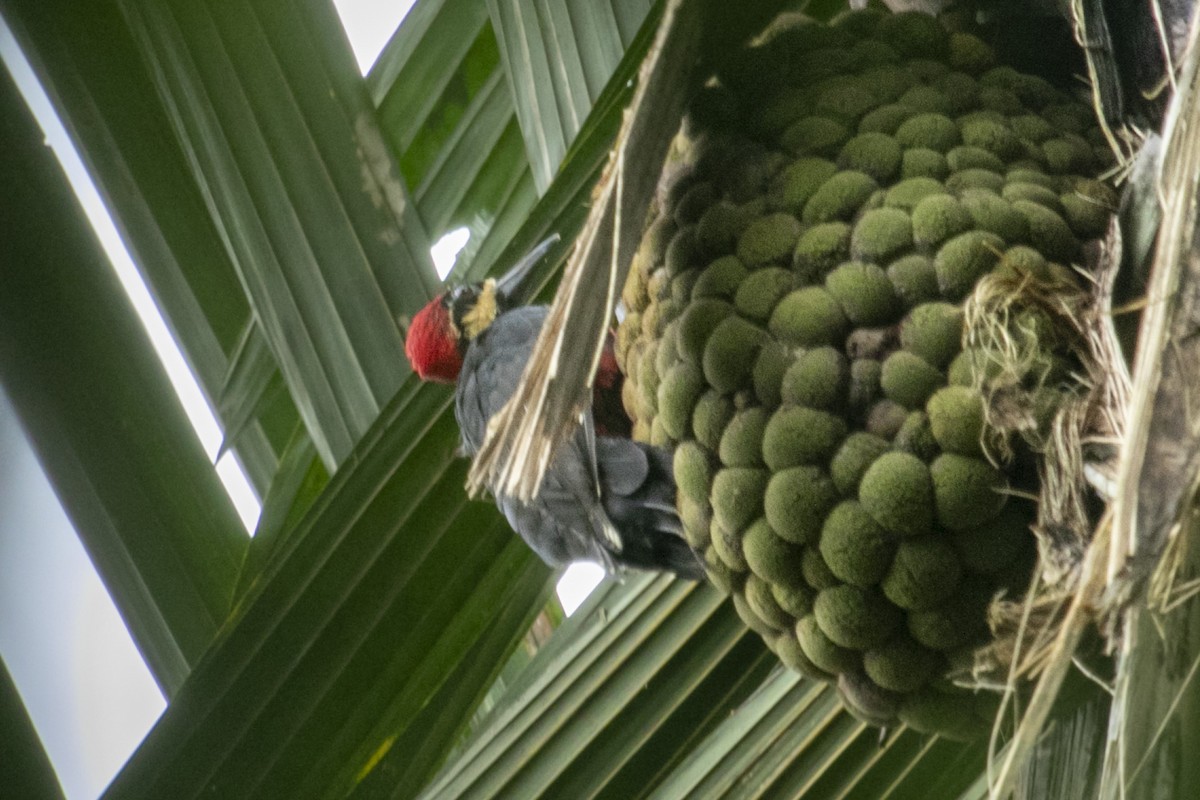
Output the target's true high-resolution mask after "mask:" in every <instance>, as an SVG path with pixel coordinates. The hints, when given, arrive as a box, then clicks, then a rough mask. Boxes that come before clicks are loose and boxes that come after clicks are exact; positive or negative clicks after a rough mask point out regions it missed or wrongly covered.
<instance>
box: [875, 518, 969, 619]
mask: <svg viewBox="0 0 1200 800" xmlns="http://www.w3.org/2000/svg"><path fill="white" fill-rule="evenodd" d="M961 577H962V563H961V562H960V561H959V560H958V556H957V555H956V554H955V552H954V548H953V547H952V546H951V545H950V543H949V542H947V541H946V540H945V539H944V538H943V537H942V536H919V537H916V538H912V539H905V540H904V541H902V542H901V543H900V546H899V549H897V551H896V557H895V559H894V560H893V561H892V564H891V568H890V569H889V570H888V572H887V575H886V576H885V577H884V578H883V580H882V581H881V582H880V584H879V587H880V588H881V589H882V590H883V594H884V596H885V597H887V599H888V600H890V601H892V602H893V603H895V604H896V605H898V606H900V608H903V609H907V610H909V611H917V610H921V609H928V608H935V607H936V606H937V605H938V604H939V603H942V602H944V601H945V600H947V599H948V598H949V597H950V596H951V595H952V594H954V590H955V589H957V588H958V582H959V579H960V578H961Z"/></svg>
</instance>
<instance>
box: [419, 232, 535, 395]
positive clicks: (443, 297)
mask: <svg viewBox="0 0 1200 800" xmlns="http://www.w3.org/2000/svg"><path fill="white" fill-rule="evenodd" d="M557 241H558V234H554V235H553V236H551V237H550V238H549V239H546V240H545V241H544V242H542V243H541V244H539V245H538V246H537V247H535V248H533V250H531V251H530V252H529V254H528V255H526V256H525V257H524V258H522V259H521V260H520V261H518V262H517V263H516V264H514V265H513V267H512V268H511V269H510V270H509V271H508V272H506V273H505V274H504V275H503V276H502V277H500V278H498V279H496V278H488V279H487V280H485V281H483V282H482V283H471V284H466V285H463V286H458V287H455V288H453V289H450V290H449V291H446V292H443V293H442V294H440V295H438V296H437V297H435V298H433V299H432V300H430V301H429V302H428V303H426V304H425V307H424V308H422V309H421V310H420V311H418V312H417V313H416V315H415V316H413V318H412V322H411V323H410V324H409V326H408V334H407V335H406V336H405V340H404V354H405V355H406V356H408V362H409V363H410V364H411V365H412V368H413V371H414V372H416V373H417V376H418V377H419V378H421V380H425V381H435V382H437V383H454V382H456V381H457V380H458V373H459V370H461V369H462V364H463V355H464V354H465V353H466V351H467V346H468V345H469V344H470V343H471V342H472V341H473V340H474V339H475V338H476V337H477V336H479V335H480V334H482V333H483V332H484V331H486V330H487V329H488V327H489V326H490V325H491V324H492V322H494V321H495V319H496V317H497V316H499V315H500V314H502V313H503V312H505V311H507V310H508V309H509V308H512V306H513V303H514V300H515V299H516V298H518V297H519V296H520V293H521V289H522V288H523V284H524V281H525V279H526V278H528V277H529V273H530V271H531V270H532V268H533V267H534V266H535V265H536V264H537V263H538V262H540V261H541V260H542V258H543V257H544V256H545V255H546V253H547V251H549V249H550V247H551V246H552V245H554V243H555V242H557Z"/></svg>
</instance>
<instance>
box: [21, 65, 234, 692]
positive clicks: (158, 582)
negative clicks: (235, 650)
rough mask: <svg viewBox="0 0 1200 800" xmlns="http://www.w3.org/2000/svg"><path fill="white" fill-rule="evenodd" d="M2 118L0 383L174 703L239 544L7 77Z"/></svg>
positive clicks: (219, 619)
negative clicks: (171, 695) (2, 254)
mask: <svg viewBox="0 0 1200 800" xmlns="http://www.w3.org/2000/svg"><path fill="white" fill-rule="evenodd" d="M0 108H2V109H3V114H0V139H2V142H0V144H2V147H3V151H4V153H5V154H6V157H5V158H4V159H3V160H0V173H2V176H3V185H4V186H6V187H8V188H7V190H6V191H5V192H4V193H3V195H2V196H0V205H2V206H3V209H2V210H0V252H3V253H4V254H5V256H4V258H3V259H0V379H2V380H3V381H4V385H5V389H6V391H7V392H8V394H9V396H10V397H11V398H12V402H13V405H14V407H15V408H16V409H17V413H18V415H19V416H20V418H21V421H22V423H23V424H24V426H25V428H26V430H27V431H28V432H29V435H30V438H31V440H32V441H33V445H34V449H35V451H36V452H37V454H38V457H39V459H40V460H41V462H42V464H43V466H44V467H45V469H46V472H47V474H48V475H49V477H50V480H51V482H52V483H53V484H54V486H55V490H56V491H57V493H58V496H59V497H60V498H61V500H62V501H63V506H64V507H65V509H66V511H67V514H68V516H69V517H70V518H71V521H72V522H73V523H74V525H75V528H76V530H77V531H78V532H79V534H80V537H81V538H82V539H83V541H84V544H85V545H86V547H87V549H88V552H89V553H90V555H91V557H92V560H93V562H94V563H95V564H96V567H97V569H98V570H99V571H100V574H101V576H102V577H103V579H104V581H105V584H106V585H107V586H108V589H109V592H110V593H111V594H112V595H113V597H114V599H115V600H116V602H117V606H118V608H119V609H120V611H121V613H122V616H123V617H124V619H125V622H126V624H127V625H128V626H129V628H130V631H131V632H132V633H133V636H134V639H135V641H136V642H137V645H138V647H139V648H140V649H141V651H142V654H143V656H144V657H145V658H146V660H147V662H148V664H149V666H150V669H151V671H152V672H153V673H154V675H155V678H156V679H157V680H158V682H159V685H160V686H162V687H163V689H164V691H166V693H167V694H174V692H175V691H176V690H177V689H178V688H179V686H180V684H181V683H182V682H183V679H184V678H185V677H186V676H187V674H188V672H189V670H190V669H191V668H192V666H193V665H194V664H195V663H196V662H197V661H199V659H200V656H201V655H202V654H203V653H204V652H205V650H206V649H207V647H208V645H209V643H210V642H211V641H212V639H213V636H214V635H215V633H216V631H217V629H218V627H219V626H220V625H221V624H222V623H223V622H224V620H225V617H226V614H227V613H228V609H229V604H230V601H231V598H232V595H233V587H234V582H235V581H236V578H237V570H238V566H239V564H240V563H241V559H242V555H243V553H244V552H245V547H246V543H247V541H248V538H247V537H246V535H245V531H244V529H243V528H242V525H241V523H240V521H239V520H238V517H237V515H236V513H235V512H234V510H233V506H232V505H231V503H230V501H229V498H228V496H227V495H226V494H225V491H224V489H223V488H222V487H221V484H220V483H219V482H218V481H217V476H216V473H215V472H214V471H213V468H212V465H211V464H210V463H209V461H208V459H207V457H206V456H205V454H204V451H203V449H202V448H201V446H200V443H199V441H197V439H196V435H195V433H194V432H193V431H192V427H191V424H190V423H189V422H188V419H187V417H186V416H185V415H184V412H183V409H182V408H180V406H179V400H178V398H177V397H176V396H175V392H174V390H173V389H172V388H171V385H170V383H169V382H168V381H167V378H166V375H165V373H164V372H163V368H162V365H161V364H160V363H159V361H158V358H157V356H156V355H155V353H154V351H153V349H152V348H151V346H150V342H149V341H148V340H147V337H146V332H145V330H144V329H143V328H142V326H141V324H140V323H139V322H138V320H137V317H136V316H135V314H134V311H133V308H132V306H131V305H130V303H129V300H128V298H127V297H126V296H125V293H124V291H123V289H122V288H121V286H120V284H119V282H118V281H117V276H116V274H115V273H114V271H113V269H112V267H111V265H110V264H109V262H108V258H107V256H106V255H105V254H104V251H103V250H102V249H101V248H100V244H99V242H98V241H97V240H96V237H95V234H94V233H93V232H92V230H91V228H90V227H89V226H88V224H87V221H86V219H85V218H84V216H83V212H82V210H81V209H80V208H79V205H78V203H77V202H76V201H75V197H74V195H73V194H72V192H71V189H70V187H69V186H68V185H67V182H66V178H65V176H64V175H63V174H62V172H61V170H60V169H59V166H58V163H57V162H56V161H55V160H54V158H53V156H52V155H51V154H50V151H49V150H48V149H47V148H46V147H45V146H44V145H43V143H42V141H43V140H42V133H41V130H40V129H39V128H38V127H37V125H36V123H35V122H34V121H33V119H32V117H31V116H30V114H29V111H28V109H27V108H26V106H25V104H24V102H23V101H22V99H21V98H20V96H19V95H18V94H17V91H16V87H15V86H14V85H13V83H12V81H11V79H10V78H9V77H8V73H7V72H5V73H4V74H3V75H2V76H0Z"/></svg>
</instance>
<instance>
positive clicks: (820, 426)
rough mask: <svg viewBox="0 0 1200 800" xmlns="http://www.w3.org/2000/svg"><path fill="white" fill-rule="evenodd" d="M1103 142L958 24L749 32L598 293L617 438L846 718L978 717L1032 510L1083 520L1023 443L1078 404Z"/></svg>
mask: <svg viewBox="0 0 1200 800" xmlns="http://www.w3.org/2000/svg"><path fill="white" fill-rule="evenodd" d="M1104 141H1105V140H1104V137H1103V134H1101V133H1100V132H1099V131H1098V130H1097V129H1096V127H1095V124H1094V121H1093V119H1092V116H1091V113H1090V111H1089V110H1088V108H1087V107H1086V106H1085V105H1082V104H1081V103H1079V102H1077V101H1076V100H1074V99H1073V98H1071V97H1068V96H1067V95H1065V94H1063V93H1062V92H1060V91H1059V90H1057V89H1055V88H1054V87H1053V86H1051V85H1050V84H1049V83H1047V82H1046V81H1044V80H1042V79H1040V78H1036V77H1032V76H1028V75H1022V74H1020V73H1017V72H1015V71H1013V70H1011V69H1008V68H1006V67H1003V66H997V65H996V64H995V59H994V57H993V55H992V53H991V51H990V50H989V49H988V47H987V46H986V45H985V44H984V43H983V42H981V41H980V40H978V39H976V38H974V37H972V36H970V35H969V34H962V33H951V32H948V31H947V30H946V29H944V28H943V27H942V26H941V24H940V23H938V22H937V21H936V20H934V19H933V18H931V17H927V16H923V15H920V14H899V15H894V16H893V15H886V14H883V13H880V12H877V11H862V12H853V13H850V14H847V15H844V16H842V17H840V18H839V19H837V20H835V21H834V22H833V23H832V24H830V25H828V26H826V25H820V24H816V23H813V22H809V21H806V20H798V19H796V18H795V17H790V18H788V19H787V20H786V22H781V23H779V24H777V25H775V26H774V27H772V28H771V29H768V31H767V32H766V33H764V35H763V36H762V37H761V38H760V39H759V40H758V41H756V42H755V43H754V44H753V45H752V46H750V47H748V48H746V49H745V50H743V51H741V52H740V53H738V54H737V55H736V56H735V57H734V58H733V59H732V60H731V61H730V62H729V63H727V64H725V65H724V67H722V68H720V69H719V70H718V72H717V74H716V75H715V76H713V78H712V79H711V80H710V81H709V83H708V84H707V86H706V88H705V90H704V91H703V92H702V93H701V95H700V96H699V97H698V98H697V100H696V101H695V103H694V104H693V106H692V108H691V110H690V112H689V115H688V117H687V119H686V121H685V125H684V128H683V130H682V131H681V133H680V135H679V137H678V138H677V140H676V142H675V144H674V146H673V149H672V154H671V157H670V159H669V160H668V163H667V164H666V166H665V168H664V172H663V176H662V180H661V183H660V187H659V192H658V195H657V197H656V200H655V203H654V204H653V207H652V213H651V218H650V220H649V223H648V225H647V228H646V232H645V235H644V238H643V240H642V243H641V246H640V248H639V249H638V251H637V254H636V256H635V259H634V263H633V265H632V266H631V268H630V272H629V279H628V282H627V284H626V286H625V290H624V293H623V302H624V305H625V308H626V315H625V318H624V321H623V323H622V326H621V330H620V335H619V339H618V351H619V352H618V358H619V361H620V363H621V365H622V367H623V369H624V371H625V373H626V375H627V376H628V379H627V381H626V384H625V389H626V391H625V395H624V399H625V404H626V409H627V411H628V412H629V413H630V415H631V416H632V417H633V419H634V420H635V427H634V435H635V436H637V437H638V438H641V439H644V440H647V441H650V442H652V443H654V444H657V445H660V446H664V447H670V448H673V449H674V451H675V454H676V457H675V467H676V478H677V482H678V485H679V503H680V508H681V511H682V515H683V518H684V521H685V527H686V528H687V531H686V533H687V536H688V540H689V541H690V542H691V543H692V544H693V545H694V546H695V547H697V549H699V550H702V551H703V552H704V556H705V561H706V563H707V564H708V565H709V568H710V569H709V574H710V577H711V579H712V580H713V582H714V583H715V584H717V585H718V586H720V587H721V588H722V589H723V590H725V591H727V592H729V593H730V594H732V595H733V596H734V599H735V604H736V606H737V608H738V611H739V613H740V614H741V615H742V616H743V618H744V619H745V620H746V622H747V624H748V625H750V626H751V627H752V628H754V629H755V630H756V631H758V632H759V633H761V634H762V635H763V637H764V638H765V640H766V641H767V642H768V644H769V645H770V646H771V647H772V648H773V649H774V650H775V652H776V653H777V654H778V655H779V656H780V658H781V659H782V660H783V661H784V662H785V663H787V664H788V665H789V666H790V667H792V668H794V669H796V670H798V671H800V672H803V673H804V674H806V675H809V676H812V677H814V678H818V679H821V680H826V681H829V682H830V683H833V684H835V685H836V686H837V687H838V690H839V692H840V694H841V696H842V698H843V700H844V701H845V703H846V705H847V707H848V708H849V709H850V710H851V711H852V712H854V713H855V714H857V715H858V716H860V717H861V718H863V719H865V720H867V721H869V722H871V723H874V724H880V725H886V724H892V723H894V722H896V721H897V720H900V721H904V722H906V723H908V724H909V725H911V726H913V727H915V728H918V729H921V730H936V731H938V732H940V733H943V734H946V735H951V736H958V737H968V736H972V735H975V734H978V733H981V732H983V731H984V730H986V729H987V727H988V723H989V720H990V715H991V714H993V713H994V709H995V702H994V700H995V698H994V696H993V695H981V696H979V697H978V698H976V699H970V700H969V701H968V702H964V697H965V696H966V695H967V691H968V690H966V689H964V688H961V687H959V686H957V685H955V683H953V682H952V680H951V678H952V677H954V676H956V675H958V676H960V677H961V676H962V675H965V674H966V673H967V672H969V671H970V668H971V667H972V666H973V664H974V656H975V654H976V652H977V650H978V649H979V648H980V647H981V646H986V645H988V643H989V642H990V641H991V634H990V632H989V629H988V625H987V611H988V607H989V605H991V604H992V603H993V600H994V598H996V597H997V596H1000V595H1003V596H1005V597H1006V598H1007V599H1008V600H1010V601H1011V600H1013V599H1016V598H1019V597H1021V596H1022V595H1023V594H1024V592H1025V589H1026V587H1027V585H1028V583H1029V578H1030V574H1031V571H1032V568H1033V564H1034V561H1035V558H1036V549H1037V548H1036V546H1035V538H1034V536H1033V535H1032V533H1031V528H1032V527H1034V525H1035V523H1038V528H1039V530H1041V528H1048V527H1050V526H1049V524H1048V523H1047V522H1045V521H1046V520H1052V521H1054V523H1055V524H1058V523H1060V522H1062V520H1063V519H1065V520H1066V524H1068V525H1081V526H1083V527H1084V528H1086V525H1087V520H1086V518H1084V519H1080V518H1079V516H1078V514H1079V513H1082V512H1083V511H1084V510H1085V509H1083V506H1082V503H1081V502H1076V501H1078V500H1079V497H1080V495H1081V492H1080V490H1079V489H1078V486H1077V485H1076V484H1075V483H1072V482H1071V481H1067V480H1062V478H1063V473H1061V472H1059V471H1053V470H1051V471H1049V472H1050V474H1052V476H1053V480H1047V478H1046V477H1044V476H1045V475H1046V474H1047V473H1048V470H1047V467H1046V462H1045V460H1044V459H1041V458H1039V453H1042V452H1047V453H1054V452H1058V450H1059V449H1061V448H1057V447H1053V446H1051V445H1052V444H1053V442H1054V441H1055V435H1054V431H1055V430H1056V427H1055V425H1056V424H1061V422H1060V423H1056V422H1055V420H1062V419H1065V418H1066V417H1064V414H1065V415H1067V416H1069V415H1070V414H1077V413H1078V412H1077V411H1068V410H1067V409H1086V408H1087V407H1088V406H1087V405H1086V402H1085V399H1084V398H1088V397H1090V396H1091V395H1090V394H1089V386H1090V385H1091V384H1090V383H1089V382H1088V380H1087V375H1088V368H1087V366H1086V364H1085V363H1084V361H1083V360H1081V357H1082V358H1086V356H1087V353H1088V347H1087V337H1086V336H1081V335H1080V330H1081V329H1082V327H1083V325H1084V323H1083V321H1082V319H1081V314H1083V313H1084V310H1085V309H1086V307H1087V298H1088V297H1089V296H1090V294H1089V292H1090V288H1091V287H1090V284H1089V283H1088V282H1087V281H1086V280H1085V279H1083V278H1082V277H1081V276H1079V275H1077V274H1076V272H1075V271H1074V270H1073V269H1072V268H1071V266H1070V265H1071V264H1073V263H1076V262H1077V261H1078V260H1079V259H1080V257H1081V254H1082V252H1083V251H1082V247H1083V243H1085V242H1087V241H1088V240H1091V239H1094V238H1095V237H1097V236H1098V235H1100V234H1101V233H1102V232H1103V231H1104V230H1105V228H1106V227H1107V224H1108V216H1109V213H1110V211H1111V210H1112V208H1113V206H1114V203H1115V198H1114V196H1113V194H1112V192H1111V191H1110V190H1109V188H1108V187H1107V186H1105V185H1104V184H1103V183H1101V182H1098V181H1096V180H1094V179H1093V178H1092V177H1091V176H1093V175H1095V174H1096V173H1098V172H1099V171H1100V170H1101V169H1102V168H1103V166H1104V165H1105V164H1107V163H1108V162H1109V160H1110V155H1109V151H1108V150H1107V149H1106V147H1105V144H1104ZM1077 444H1078V442H1077V439H1072V440H1071V442H1069V443H1068V445H1067V449H1070V448H1071V447H1075V446H1076V445H1077ZM1055 480H1057V481H1058V482H1059V483H1060V484H1062V485H1061V487H1060V493H1061V494H1062V495H1063V496H1064V497H1065V498H1066V500H1064V501H1063V509H1061V510H1056V511H1054V513H1050V512H1049V510H1047V509H1046V508H1041V509H1039V504H1038V503H1036V502H1035V501H1034V498H1036V497H1037V496H1038V494H1039V491H1040V489H1041V488H1042V487H1043V486H1045V485H1048V484H1050V483H1053V482H1054V481H1055ZM1056 485H1057V484H1056ZM1042 505H1043V506H1044V504H1042ZM1084 516H1085V517H1086V514H1085V515H1084ZM1060 517H1061V518H1062V519H1060ZM1078 535H1082V533H1079V534H1078ZM1043 549H1044V550H1046V548H1043ZM1053 552H1055V553H1057V552H1058V551H1057V550H1054V551H1053ZM1067 568H1068V569H1069V565H1067Z"/></svg>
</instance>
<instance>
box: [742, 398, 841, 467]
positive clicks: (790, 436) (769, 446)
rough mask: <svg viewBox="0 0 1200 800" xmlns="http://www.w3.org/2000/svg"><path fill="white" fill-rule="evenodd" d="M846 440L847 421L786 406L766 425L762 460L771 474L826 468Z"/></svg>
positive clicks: (828, 414) (815, 410)
mask: <svg viewBox="0 0 1200 800" xmlns="http://www.w3.org/2000/svg"><path fill="white" fill-rule="evenodd" d="M845 438H846V421H845V420H844V419H842V418H841V417H837V416H834V415H833V414H830V413H829V412H827V411H820V410H818V409H814V408H806V407H804V406H785V407H783V408H780V409H779V410H778V411H776V412H775V413H774V414H772V415H771V419H770V421H769V422H767V427H766V431H765V433H764V434H763V445H762V447H763V460H764V461H765V462H766V464H767V466H768V467H769V468H770V469H771V471H772V472H778V471H779V470H783V469H787V468H788V467H795V466H799V465H802V464H825V463H828V461H829V459H830V458H831V457H832V456H833V454H834V453H835V452H837V448H838V447H839V446H840V445H841V443H842V440H843V439H845Z"/></svg>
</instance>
